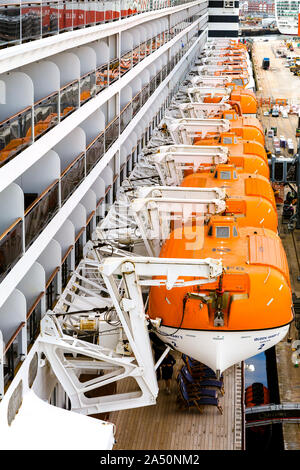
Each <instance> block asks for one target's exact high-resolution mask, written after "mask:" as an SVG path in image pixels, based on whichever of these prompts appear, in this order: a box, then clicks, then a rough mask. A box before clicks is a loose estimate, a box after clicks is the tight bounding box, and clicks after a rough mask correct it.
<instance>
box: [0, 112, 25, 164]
mask: <svg viewBox="0 0 300 470" xmlns="http://www.w3.org/2000/svg"><path fill="white" fill-rule="evenodd" d="M31 124H32V108H31V107H28V108H25V109H24V110H23V111H21V112H20V113H18V114H15V115H14V116H11V117H10V118H8V119H6V120H5V121H2V122H1V123H0V166H2V165H4V164H5V163H7V162H8V161H9V160H11V159H12V158H14V157H15V156H16V155H17V154H18V153H20V152H21V151H22V150H24V149H25V148H26V147H28V146H29V145H30V144H31V143H32V128H31Z"/></svg>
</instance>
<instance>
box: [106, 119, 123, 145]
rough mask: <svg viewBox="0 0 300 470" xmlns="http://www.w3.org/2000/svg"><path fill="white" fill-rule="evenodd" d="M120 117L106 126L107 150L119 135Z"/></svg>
mask: <svg viewBox="0 0 300 470" xmlns="http://www.w3.org/2000/svg"><path fill="white" fill-rule="evenodd" d="M119 123H120V118H119V116H116V117H115V118H114V119H113V120H112V121H111V122H110V123H109V124H108V125H107V127H106V128H105V152H107V150H108V149H109V148H110V147H111V146H112V145H113V144H114V142H115V141H116V140H117V139H118V137H119Z"/></svg>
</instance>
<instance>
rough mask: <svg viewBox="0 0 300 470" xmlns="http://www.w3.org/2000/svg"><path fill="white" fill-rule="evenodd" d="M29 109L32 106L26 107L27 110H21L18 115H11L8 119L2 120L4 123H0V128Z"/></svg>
mask: <svg viewBox="0 0 300 470" xmlns="http://www.w3.org/2000/svg"><path fill="white" fill-rule="evenodd" d="M30 109H32V106H27V108H24V109H22V110H21V111H19V112H18V113H16V114H13V115H12V116H10V117H9V118H6V119H4V121H1V122H0V127H1V126H2V125H3V124H5V123H6V122H9V121H11V120H12V119H14V118H16V117H18V116H21V114H24V113H25V111H29V110H30Z"/></svg>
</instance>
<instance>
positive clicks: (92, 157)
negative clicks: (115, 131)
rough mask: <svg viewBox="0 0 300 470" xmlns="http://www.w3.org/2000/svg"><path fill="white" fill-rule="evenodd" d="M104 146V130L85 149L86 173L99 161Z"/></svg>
mask: <svg viewBox="0 0 300 470" xmlns="http://www.w3.org/2000/svg"><path fill="white" fill-rule="evenodd" d="M104 148H105V132H104V131H103V132H101V134H99V135H98V136H97V137H96V139H94V140H93V141H92V142H91V143H90V144H89V145H88V147H87V149H86V173H87V174H88V173H89V172H90V171H91V170H92V168H94V166H95V165H96V164H97V163H98V162H99V160H100V159H101V158H102V157H103V155H104Z"/></svg>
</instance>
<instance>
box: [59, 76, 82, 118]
mask: <svg viewBox="0 0 300 470" xmlns="http://www.w3.org/2000/svg"><path fill="white" fill-rule="evenodd" d="M78 107H79V80H73V81H72V82H70V83H67V84H66V85H64V86H63V87H61V89H60V120H63V119H64V118H65V117H67V116H69V114H71V113H72V112H73V111H75V110H76V109H78Z"/></svg>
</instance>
